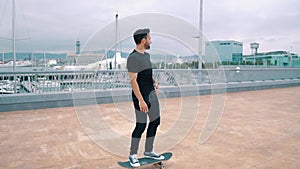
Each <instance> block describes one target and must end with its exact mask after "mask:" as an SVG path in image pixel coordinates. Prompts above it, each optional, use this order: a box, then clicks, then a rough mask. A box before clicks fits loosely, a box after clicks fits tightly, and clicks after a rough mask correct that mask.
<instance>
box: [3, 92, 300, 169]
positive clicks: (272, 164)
mask: <svg viewBox="0 0 300 169" xmlns="http://www.w3.org/2000/svg"><path fill="white" fill-rule="evenodd" d="M199 98H200V110H199V114H198V116H197V118H196V119H195V123H194V124H193V126H192V129H191V131H190V132H189V133H188V134H187V135H186V136H185V137H184V139H183V140H182V141H181V142H179V143H178V144H176V145H174V147H173V148H172V149H171V150H170V151H172V152H173V155H174V156H173V158H172V159H171V160H169V161H167V162H165V164H166V167H167V168H172V169H188V168H193V169H194V168H197V169H198V168H200V169H230V168H233V169H244V168H249V169H279V168H282V169H298V168H300V87H293V88H282V89H270V90H260V91H249V92H239V93H227V94H226V100H225V107H224V113H223V116H222V119H221V121H220V123H219V125H218V128H217V129H216V130H215V132H214V134H213V135H212V136H211V137H210V139H209V140H208V141H206V142H205V143H203V144H200V143H199V135H200V133H201V129H202V128H203V126H204V123H205V120H206V117H207V115H208V112H209V110H211V109H210V108H211V103H212V97H211V96H210V95H206V96H200V97H189V99H191V100H195V101H196V102H193V101H191V102H189V104H190V106H193V105H195V104H198V103H197V101H199ZM179 100H180V98H170V99H166V100H162V103H166V102H167V104H165V106H164V107H163V115H162V124H161V126H160V128H159V131H158V135H160V134H163V133H164V132H165V131H167V130H168V129H169V128H172V126H173V125H172V124H173V123H174V121H176V120H178V119H176V118H178V117H179V116H178V115H176V114H175V115H174V114H172V113H173V112H176V111H175V110H176V107H177V106H178V101H179ZM122 104H125V105H129V107H130V106H131V105H130V104H131V103H122ZM98 106H99V107H100V108H101V111H103V112H106V118H105V119H106V121H107V124H108V125H111V126H113V127H114V128H115V129H116V130H118V129H120V133H122V134H124V135H126V136H129V135H130V132H131V130H132V126H133V123H132V121H130V120H127V123H126V121H125V123H124V120H123V119H122V116H116V115H112V116H111V117H109V113H107V112H112V111H114V110H115V109H114V107H115V105H114V104H105V105H98ZM187 106H189V105H187ZM77 117H78V116H77V114H76V111H75V108H74V107H65V108H53V109H40V110H28V111H16V112H5V113H0V140H1V142H0V159H1V160H0V168H1V169H2V168H3V169H15V168H18V169H19V168H20V169H40V168H42V169H50V168H51V169H52V168H53V169H54V168H55V169H56V168H58V169H80V168H84V169H94V168H101V169H102V168H103V169H104V168H105V169H113V168H120V167H119V166H118V165H117V161H124V160H126V157H125V156H123V157H122V156H117V155H114V154H112V153H109V152H107V151H104V150H102V149H101V148H100V147H99V146H98V145H97V144H96V143H95V142H93V141H92V140H91V139H89V137H88V135H87V134H86V133H85V132H84V130H83V129H82V128H81V125H80V123H79V121H78V118H77ZM122 125H123V126H122ZM124 126H126V127H124ZM128 126H130V127H128ZM176 127H184V126H176ZM161 144H163V143H162V142H159V140H157V142H156V145H157V146H159V145H161ZM115 146H116V147H118V146H119V145H115ZM141 149H142V147H141ZM141 168H145V169H150V168H155V167H154V166H145V167H141Z"/></svg>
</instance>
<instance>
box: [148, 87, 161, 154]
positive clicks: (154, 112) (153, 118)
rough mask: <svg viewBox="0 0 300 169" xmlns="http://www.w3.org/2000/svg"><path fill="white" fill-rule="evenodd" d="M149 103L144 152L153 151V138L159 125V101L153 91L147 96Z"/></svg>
mask: <svg viewBox="0 0 300 169" xmlns="http://www.w3.org/2000/svg"><path fill="white" fill-rule="evenodd" d="M149 100H150V103H151V106H150V109H149V112H148V116H149V120H150V123H149V125H148V129H147V135H146V144H145V152H151V151H153V144H154V139H155V135H156V131H157V127H158V126H159V125H160V109H159V102H158V98H157V95H156V93H155V92H151V94H150V96H149Z"/></svg>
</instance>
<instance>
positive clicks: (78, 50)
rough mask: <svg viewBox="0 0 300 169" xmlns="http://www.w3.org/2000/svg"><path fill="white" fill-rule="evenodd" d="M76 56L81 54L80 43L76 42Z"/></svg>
mask: <svg viewBox="0 0 300 169" xmlns="http://www.w3.org/2000/svg"><path fill="white" fill-rule="evenodd" d="M76 54H80V41H79V40H77V41H76Z"/></svg>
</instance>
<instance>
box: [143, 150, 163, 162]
mask: <svg viewBox="0 0 300 169" xmlns="http://www.w3.org/2000/svg"><path fill="white" fill-rule="evenodd" d="M144 156H145V157H146V158H152V159H155V160H163V159H165V157H164V156H162V155H159V154H157V153H155V152H154V151H151V152H144Z"/></svg>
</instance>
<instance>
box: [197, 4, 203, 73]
mask: <svg viewBox="0 0 300 169" xmlns="http://www.w3.org/2000/svg"><path fill="white" fill-rule="evenodd" d="M202 31H203V0H200V9H199V46H198V52H199V59H200V60H199V63H198V64H199V65H198V69H202Z"/></svg>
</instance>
